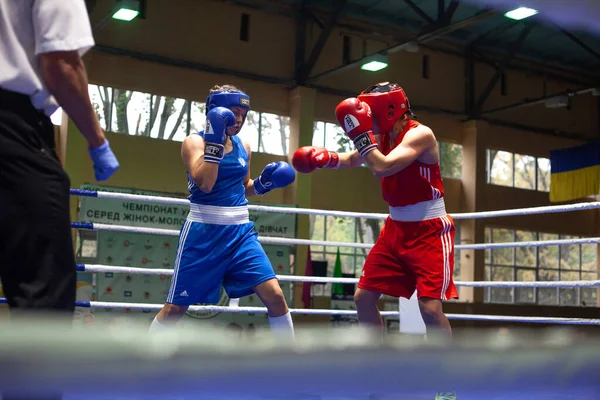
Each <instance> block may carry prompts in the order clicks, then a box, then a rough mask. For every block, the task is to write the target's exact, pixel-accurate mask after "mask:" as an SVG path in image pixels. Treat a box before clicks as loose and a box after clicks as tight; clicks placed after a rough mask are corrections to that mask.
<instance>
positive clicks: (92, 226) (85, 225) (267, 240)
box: [71, 222, 600, 251]
mask: <svg viewBox="0 0 600 400" xmlns="http://www.w3.org/2000/svg"><path fill="white" fill-rule="evenodd" d="M71 226H72V227H73V228H75V229H85V230H105V231H114V232H130V233H147V234H154V235H166V236H179V233H180V231H179V230H176V229H162V228H141V227H135V226H125V225H109V224H96V223H91V222H73V223H71ZM258 241H259V242H261V243H263V244H284V245H290V246H293V245H303V246H325V247H352V248H359V249H370V248H371V247H373V245H374V244H373V243H352V242H329V241H325V240H309V239H290V238H280V237H266V236H259V237H258ZM596 243H600V237H593V238H579V239H557V240H540V241H527V242H503V243H475V244H460V245H456V246H454V250H456V251H461V250H485V249H508V248H514V247H544V246H561V245H569V244H570V245H572V244H596Z"/></svg>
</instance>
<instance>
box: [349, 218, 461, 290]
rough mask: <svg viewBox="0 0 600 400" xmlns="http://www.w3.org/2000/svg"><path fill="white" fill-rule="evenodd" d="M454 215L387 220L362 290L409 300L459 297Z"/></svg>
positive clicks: (364, 272) (363, 276) (367, 266)
mask: <svg viewBox="0 0 600 400" xmlns="http://www.w3.org/2000/svg"><path fill="white" fill-rule="evenodd" d="M455 231H456V228H455V226H454V221H453V220H452V218H451V217H450V216H445V217H439V218H433V219H429V220H426V221H417V222H405V221H394V220H392V219H391V218H390V217H388V218H387V220H386V221H385V225H384V227H383V229H382V230H381V233H380V235H379V238H378V239H377V242H376V243H375V245H374V246H373V248H372V249H371V251H370V252H369V255H368V256H367V260H366V261H365V266H364V268H363V270H362V274H361V276H360V280H359V282H358V287H359V289H364V290H369V291H371V292H376V293H383V294H387V295H389V296H393V297H405V298H407V299H409V298H410V297H411V296H412V295H413V293H414V292H415V289H416V290H417V296H418V297H419V298H421V297H429V298H434V299H440V300H448V299H455V298H458V292H457V291H456V287H455V286H454V281H453V279H452V274H453V272H454V233H455Z"/></svg>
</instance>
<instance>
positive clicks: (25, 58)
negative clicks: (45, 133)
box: [0, 0, 94, 116]
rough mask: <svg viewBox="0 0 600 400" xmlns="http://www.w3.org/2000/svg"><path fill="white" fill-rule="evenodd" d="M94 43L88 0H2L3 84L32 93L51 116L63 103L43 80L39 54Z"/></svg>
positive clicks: (0, 60) (0, 56)
mask: <svg viewBox="0 0 600 400" xmlns="http://www.w3.org/2000/svg"><path fill="white" fill-rule="evenodd" d="M93 46H94V38H93V36H92V28H91V25H90V20H89V17H88V13H87V10H86V7H85V2H84V0H0V88H2V89H6V90H11V91H13V92H18V93H22V94H26V95H29V96H30V97H31V102H32V104H33V106H34V107H35V108H36V109H38V110H43V111H44V113H45V114H46V115H48V116H50V115H52V114H53V113H54V111H56V109H57V108H58V107H59V105H58V104H57V102H56V100H55V99H54V97H53V96H52V95H51V94H50V92H49V91H48V89H47V88H46V85H45V84H44V82H43V81H42V78H41V76H40V69H39V59H38V57H37V56H38V55H40V54H43V53H51V52H56V51H78V53H79V55H80V56H82V55H83V54H85V53H86V52H87V51H88V50H89V49H90V48H92V47H93Z"/></svg>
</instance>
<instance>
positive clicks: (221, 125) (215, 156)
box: [204, 107, 235, 164]
mask: <svg viewBox="0 0 600 400" xmlns="http://www.w3.org/2000/svg"><path fill="white" fill-rule="evenodd" d="M234 125H235V114H234V113H233V112H232V111H231V110H230V109H229V108H225V107H215V108H213V109H212V110H210V111H209V112H208V114H206V128H205V129H204V141H205V145H204V161H206V162H211V163H216V164H218V163H220V162H221V160H222V159H223V156H224V155H225V147H224V146H223V144H224V143H225V138H226V137H227V128H229V127H230V126H234Z"/></svg>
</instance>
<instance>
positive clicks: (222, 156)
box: [150, 85, 296, 340]
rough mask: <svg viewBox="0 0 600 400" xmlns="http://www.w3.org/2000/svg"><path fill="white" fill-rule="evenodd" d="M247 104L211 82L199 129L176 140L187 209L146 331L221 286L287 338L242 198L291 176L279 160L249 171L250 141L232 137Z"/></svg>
mask: <svg viewBox="0 0 600 400" xmlns="http://www.w3.org/2000/svg"><path fill="white" fill-rule="evenodd" d="M249 110H250V97H249V96H248V95H247V94H245V93H244V92H242V91H240V90H238V89H236V88H235V87H233V86H231V85H224V86H215V87H213V89H211V91H210V94H209V96H208V98H207V100H206V113H207V114H206V126H205V129H204V131H203V132H200V133H198V134H193V135H190V136H189V137H187V138H186V139H185V140H184V141H183V144H182V149H181V157H182V159H183V162H184V164H185V166H186V169H187V172H188V190H189V192H190V196H189V200H190V212H189V215H188V217H187V220H186V222H185V223H184V224H183V227H182V228H181V232H180V236H179V247H178V249H177V256H176V259H175V266H174V273H173V278H172V280H171V288H170V290H169V294H168V295H167V299H166V303H165V305H164V306H163V308H162V310H161V311H160V312H159V313H158V314H157V316H156V317H155V318H154V321H153V322H152V325H151V327H150V330H151V331H154V330H157V329H161V328H162V327H167V326H169V325H173V324H175V323H176V322H177V321H179V319H180V318H181V317H182V316H183V314H184V313H185V312H186V311H187V309H188V307H189V306H190V305H193V304H197V303H212V304H214V303H217V302H218V300H219V297H220V296H219V295H220V288H221V285H222V286H223V288H224V289H225V291H226V292H227V294H228V295H229V297H231V298H240V297H243V296H248V295H250V294H252V293H256V294H257V295H258V297H259V298H260V299H261V301H262V302H263V303H264V305H265V306H266V307H267V309H268V317H269V323H270V326H271V330H272V332H273V333H274V334H275V335H276V336H278V337H280V338H285V339H289V340H293V338H294V329H293V323H292V317H291V315H290V312H289V309H288V306H287V304H286V301H285V297H284V296H283V292H282V290H281V287H280V286H279V282H278V281H277V279H276V276H275V273H274V271H273V267H272V266H271V263H270V261H269V259H268V258H267V255H266V254H265V251H264V250H263V248H262V246H261V245H260V243H259V242H258V239H257V236H258V235H257V233H256V232H255V231H254V224H253V223H252V222H250V220H249V215H248V206H247V204H248V200H247V199H246V198H247V197H249V196H253V195H263V194H265V193H267V192H269V191H271V190H273V189H276V188H282V187H285V186H287V185H289V184H290V183H292V182H294V179H295V177H296V175H295V172H294V169H293V168H292V167H291V166H290V165H289V164H287V163H285V162H283V161H280V162H277V163H274V162H273V163H270V164H268V165H267V166H266V167H265V168H264V169H263V171H262V173H261V175H260V176H259V177H258V178H256V179H254V180H253V179H251V178H250V159H251V150H250V145H249V144H248V143H244V142H242V140H241V139H240V138H239V137H238V136H236V135H237V134H238V133H239V132H240V129H241V128H242V126H243V124H244V122H245V120H246V115H247V113H248V111H249Z"/></svg>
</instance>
